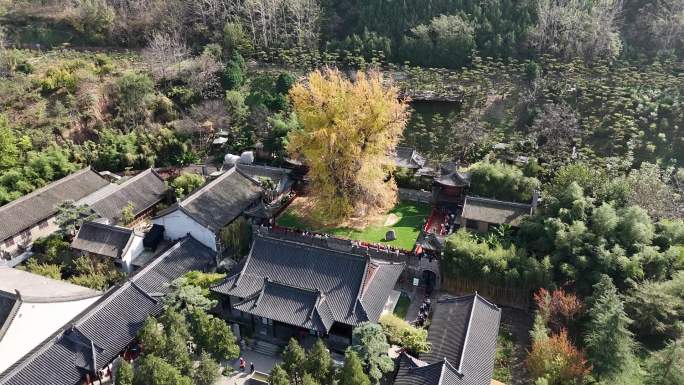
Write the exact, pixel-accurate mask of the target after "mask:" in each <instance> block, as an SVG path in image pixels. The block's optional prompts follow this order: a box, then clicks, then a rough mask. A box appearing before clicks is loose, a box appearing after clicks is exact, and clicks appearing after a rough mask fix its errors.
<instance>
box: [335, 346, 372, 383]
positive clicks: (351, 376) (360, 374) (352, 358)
mask: <svg viewBox="0 0 684 385" xmlns="http://www.w3.org/2000/svg"><path fill="white" fill-rule="evenodd" d="M339 383H340V385H370V379H369V378H368V376H367V375H366V373H364V371H363V365H362V364H361V360H360V359H359V356H358V354H356V352H355V351H353V350H351V349H348V350H347V353H346V354H345V357H344V366H342V371H341V372H340V379H339Z"/></svg>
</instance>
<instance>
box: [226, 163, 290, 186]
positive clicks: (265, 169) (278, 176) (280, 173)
mask: <svg viewBox="0 0 684 385" xmlns="http://www.w3.org/2000/svg"><path fill="white" fill-rule="evenodd" d="M235 167H236V168H237V169H238V171H240V172H241V173H242V174H244V175H247V176H248V177H250V178H252V179H255V180H256V179H257V178H258V177H266V178H269V179H271V180H272V181H273V182H274V183H275V184H276V185H278V183H279V182H280V181H281V180H282V179H283V178H286V177H287V176H288V175H289V174H290V173H291V172H292V170H290V169H287V168H280V167H270V166H260V165H256V164H244V163H237V164H235Z"/></svg>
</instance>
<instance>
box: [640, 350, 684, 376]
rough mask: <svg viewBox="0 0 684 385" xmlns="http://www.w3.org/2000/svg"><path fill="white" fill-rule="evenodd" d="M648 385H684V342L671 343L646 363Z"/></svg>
mask: <svg viewBox="0 0 684 385" xmlns="http://www.w3.org/2000/svg"><path fill="white" fill-rule="evenodd" d="M646 367H647V372H648V376H647V378H646V385H662V384H668V385H684V340H677V341H670V343H669V344H668V345H667V346H666V347H665V348H664V349H663V350H661V351H658V352H655V353H653V354H652V355H651V357H650V358H649V359H648V361H647V363H646Z"/></svg>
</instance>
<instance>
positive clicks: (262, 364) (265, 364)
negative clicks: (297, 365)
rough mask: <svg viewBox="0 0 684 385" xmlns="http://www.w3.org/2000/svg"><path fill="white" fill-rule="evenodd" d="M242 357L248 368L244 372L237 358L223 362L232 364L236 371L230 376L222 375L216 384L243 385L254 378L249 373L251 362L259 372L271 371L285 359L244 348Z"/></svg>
mask: <svg viewBox="0 0 684 385" xmlns="http://www.w3.org/2000/svg"><path fill="white" fill-rule="evenodd" d="M240 354H241V356H242V358H244V359H245V362H246V366H247V367H246V368H245V371H244V372H241V371H240V360H239V359H238V360H235V361H230V362H222V363H221V364H222V366H230V367H232V368H233V369H235V371H234V372H233V373H232V374H231V375H230V376H228V377H225V376H222V377H221V378H220V379H219V380H218V381H217V382H216V385H243V384H245V383H246V382H248V380H249V379H250V378H252V375H251V374H250V373H249V364H250V363H252V362H253V363H254V370H255V371H257V372H261V373H266V374H268V373H270V372H271V369H273V367H274V366H275V365H276V364H277V363H280V362H282V361H283V360H282V359H281V357H280V356H277V357H273V356H267V355H263V354H260V353H257V352H255V351H252V350H247V349H242V352H240Z"/></svg>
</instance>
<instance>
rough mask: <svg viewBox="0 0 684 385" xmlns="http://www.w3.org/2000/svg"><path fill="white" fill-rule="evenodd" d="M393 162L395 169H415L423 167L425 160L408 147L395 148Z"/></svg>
mask: <svg viewBox="0 0 684 385" xmlns="http://www.w3.org/2000/svg"><path fill="white" fill-rule="evenodd" d="M394 162H395V165H396V166H397V167H403V168H412V169H417V168H421V167H423V166H424V165H425V158H424V157H423V156H422V155H420V154H419V153H418V152H416V150H415V149H413V148H410V147H401V146H398V147H396V148H395V156H394Z"/></svg>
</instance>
